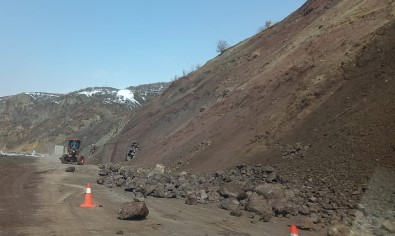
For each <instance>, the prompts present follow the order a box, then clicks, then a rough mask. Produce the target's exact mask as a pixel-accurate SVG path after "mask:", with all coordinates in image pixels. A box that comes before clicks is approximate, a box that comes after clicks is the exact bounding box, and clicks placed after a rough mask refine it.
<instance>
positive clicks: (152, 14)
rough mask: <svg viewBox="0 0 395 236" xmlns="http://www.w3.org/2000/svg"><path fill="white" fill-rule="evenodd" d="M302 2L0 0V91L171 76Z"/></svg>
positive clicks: (52, 89)
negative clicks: (218, 46) (219, 45)
mask: <svg viewBox="0 0 395 236" xmlns="http://www.w3.org/2000/svg"><path fill="white" fill-rule="evenodd" d="M304 2H305V0H282V1H273V0H144V1H138V0H0V82H1V85H0V86H1V89H0V96H6V95H13V94H17V93H21V92H54V93H67V92H71V91H74V90H79V89H82V88H86V87H90V86H109V87H115V88H125V87H128V86H131V85H139V84H146V83H153V82H159V81H166V82H168V81H171V80H172V79H173V78H174V76H175V75H181V74H182V71H183V70H186V71H189V70H190V69H191V68H192V67H194V66H196V65H197V64H200V65H203V64H204V63H205V62H206V61H207V60H209V59H211V58H213V57H215V56H216V55H217V53H216V43H217V41H218V40H220V39H222V40H226V41H227V42H228V43H229V44H230V45H234V44H236V43H238V42H240V41H242V40H244V39H245V38H248V37H251V36H252V35H254V34H256V33H257V31H258V29H259V28H260V27H262V26H263V25H264V24H265V21H267V20H271V21H273V22H277V21H281V20H282V19H284V18H285V17H286V16H287V15H289V14H290V13H292V12H293V11H295V10H296V9H297V8H299V7H300V6H301V5H302V4H303V3H304Z"/></svg>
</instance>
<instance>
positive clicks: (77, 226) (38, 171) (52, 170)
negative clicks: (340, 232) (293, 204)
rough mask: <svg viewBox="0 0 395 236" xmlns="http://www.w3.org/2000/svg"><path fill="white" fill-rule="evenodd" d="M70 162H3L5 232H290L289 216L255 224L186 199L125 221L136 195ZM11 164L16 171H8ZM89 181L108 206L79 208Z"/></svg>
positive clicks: (158, 203) (151, 201)
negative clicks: (120, 213)
mask: <svg viewBox="0 0 395 236" xmlns="http://www.w3.org/2000/svg"><path fill="white" fill-rule="evenodd" d="M11 163H12V162H11ZM29 165H33V166H34V167H35V168H31V167H30V166H29ZM67 166H68V165H63V164H61V163H59V161H58V160H57V159H56V158H55V157H41V158H37V159H36V160H35V161H34V163H30V162H26V161H25V162H23V161H22V163H19V164H18V165H12V164H7V165H2V166H1V170H2V172H0V173H2V175H1V178H0V183H1V184H2V188H1V198H0V200H1V202H0V209H1V210H0V215H1V219H2V220H1V221H0V224H1V229H0V235H1V236H3V235H15V234H18V235H116V233H117V232H119V231H122V232H123V235H202V236H203V235H260V236H261V235H263V236H265V235H267V236H269V235H270V236H273V235H289V231H288V226H287V222H286V221H285V220H284V221H279V222H276V223H263V222H257V223H251V219H249V218H248V217H246V216H243V217H240V218H239V217H233V216H230V215H229V212H228V211H225V210H221V209H219V208H217V207H212V206H211V207H210V206H201V205H199V206H190V205H186V204H185V203H184V200H183V199H158V198H147V200H146V203H147V206H148V208H149V210H150V213H149V216H148V218H147V219H145V220H142V221H122V220H119V219H117V210H118V207H119V205H120V204H121V203H123V202H126V201H130V200H131V196H130V195H128V193H127V192H123V191H122V190H121V189H118V188H117V189H109V188H106V187H104V186H101V185H98V184H96V183H95V180H96V178H97V171H98V169H97V167H96V166H93V165H92V166H91V165H84V166H75V167H76V170H75V172H74V173H68V172H65V171H64V170H65V168H66V167H67ZM7 168H8V169H9V170H10V169H12V170H13V171H5V170H6V169H7ZM3 174H5V175H3ZM87 182H90V183H92V194H93V198H94V202H95V203H96V204H100V205H102V206H103V207H97V208H94V209H83V208H80V207H79V205H80V204H81V203H82V202H83V200H84V187H85V184H86V183H87ZM38 183H39V184H38ZM34 193H36V194H34ZM299 235H303V236H313V235H324V232H320V233H315V232H307V231H303V232H301V233H300V234H299Z"/></svg>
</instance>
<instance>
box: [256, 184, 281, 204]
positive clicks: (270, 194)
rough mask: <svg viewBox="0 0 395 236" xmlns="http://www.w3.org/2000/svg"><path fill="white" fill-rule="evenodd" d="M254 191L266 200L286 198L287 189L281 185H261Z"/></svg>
mask: <svg viewBox="0 0 395 236" xmlns="http://www.w3.org/2000/svg"><path fill="white" fill-rule="evenodd" d="M254 191H255V192H256V193H258V194H259V195H261V196H263V197H264V198H265V199H266V200H270V199H284V198H285V188H284V186H283V185H281V184H260V185H258V186H256V187H255V189H254Z"/></svg>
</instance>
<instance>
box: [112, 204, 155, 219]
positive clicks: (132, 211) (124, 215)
mask: <svg viewBox="0 0 395 236" xmlns="http://www.w3.org/2000/svg"><path fill="white" fill-rule="evenodd" d="M148 213H149V210H148V208H147V206H146V204H145V202H127V203H123V204H122V205H121V206H120V207H119V211H118V216H119V219H121V220H142V219H144V218H146V217H147V216H148Z"/></svg>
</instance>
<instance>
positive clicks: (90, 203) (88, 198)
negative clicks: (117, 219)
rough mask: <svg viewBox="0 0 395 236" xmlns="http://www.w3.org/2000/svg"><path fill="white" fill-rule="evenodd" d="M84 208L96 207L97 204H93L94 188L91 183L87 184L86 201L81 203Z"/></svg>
mask: <svg viewBox="0 0 395 236" xmlns="http://www.w3.org/2000/svg"><path fill="white" fill-rule="evenodd" d="M80 207H82V208H94V207H96V205H95V204H93V199H92V190H91V184H90V183H87V184H86V191H85V201H84V203H83V204H81V205H80Z"/></svg>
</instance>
